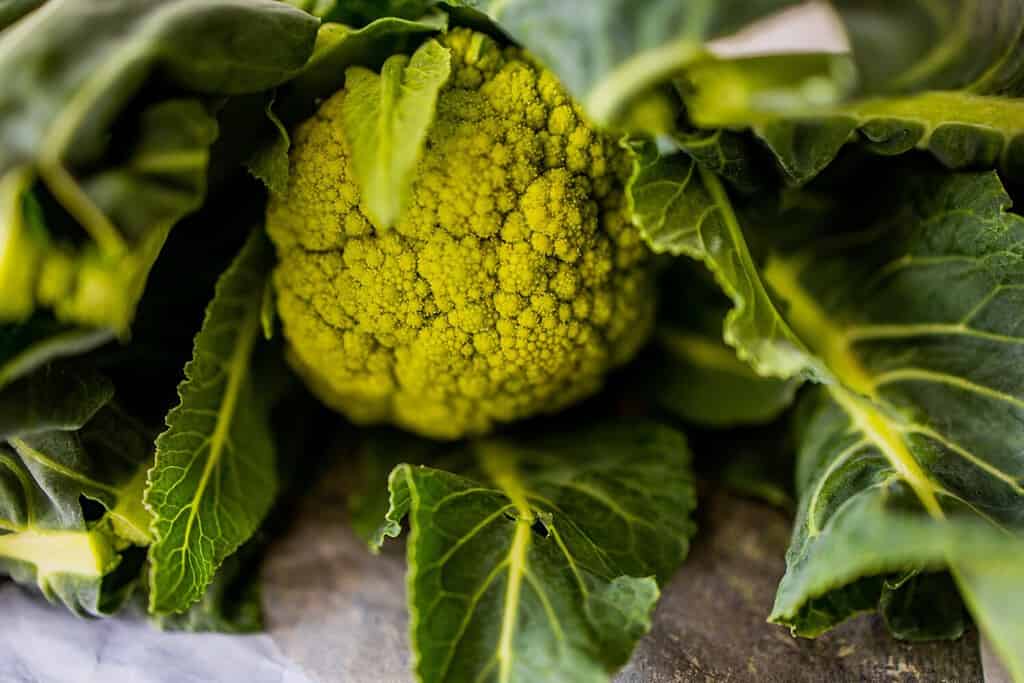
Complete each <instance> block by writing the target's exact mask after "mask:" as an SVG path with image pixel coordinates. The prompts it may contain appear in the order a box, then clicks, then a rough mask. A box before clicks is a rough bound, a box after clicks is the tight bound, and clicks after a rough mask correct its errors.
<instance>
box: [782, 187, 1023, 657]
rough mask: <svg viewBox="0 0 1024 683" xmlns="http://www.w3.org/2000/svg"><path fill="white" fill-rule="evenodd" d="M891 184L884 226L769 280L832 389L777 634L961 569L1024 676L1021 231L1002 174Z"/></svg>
mask: <svg viewBox="0 0 1024 683" xmlns="http://www.w3.org/2000/svg"><path fill="white" fill-rule="evenodd" d="M885 183H886V184H884V185H882V184H879V185H875V186H874V187H875V188H876V189H875V191H876V192H879V190H882V188H885V189H884V190H883V191H884V195H881V196H883V197H884V200H883V201H882V202H881V208H879V207H871V208H869V209H861V210H860V211H858V210H856V208H855V207H854V206H850V205H848V206H844V207H842V213H841V214H839V215H831V216H825V217H823V218H825V219H826V220H828V221H829V223H830V224H831V227H832V231H833V232H832V233H831V234H829V236H828V237H826V238H822V237H820V236H817V239H815V237H816V236H814V235H811V236H807V237H805V238H804V239H801V240H794V242H792V243H790V244H788V245H786V246H785V247H784V248H780V250H779V251H777V252H776V253H775V254H774V255H773V256H771V257H770V258H769V260H768V262H767V264H766V266H765V268H764V271H763V272H764V277H765V280H766V281H767V283H768V284H769V286H771V287H772V289H773V291H774V292H776V293H777V295H778V296H779V298H780V300H781V301H782V307H783V310H785V311H786V313H785V315H786V317H787V318H788V319H789V320H790V321H791V322H792V325H793V328H794V329H795V330H796V331H797V333H798V334H799V335H800V337H801V338H802V339H803V340H805V342H806V344H807V346H808V347H809V348H810V349H812V350H813V352H814V353H816V354H817V355H818V356H819V357H821V358H822V359H823V360H824V361H825V363H826V364H827V366H828V367H829V368H830V370H831V372H832V375H833V378H834V381H835V383H834V384H833V385H831V386H829V387H828V388H827V389H825V390H824V394H825V396H824V398H823V399H822V400H821V404H820V405H819V406H818V408H817V410H816V411H811V415H810V417H808V418H807V420H806V423H805V426H804V430H803V431H804V435H803V446H802V449H801V460H800V463H799V464H798V468H799V472H798V484H799V489H800V493H801V511H800V515H799V517H798V521H797V529H796V532H795V534H794V539H793V545H792V547H791V549H790V553H789V556H788V570H787V574H786V577H785V578H784V579H783V583H782V585H781V586H780V589H779V597H778V601H777V603H776V607H775V610H774V613H773V618H774V619H775V620H777V621H780V622H782V623H787V624H790V625H791V626H793V628H794V629H795V630H797V631H798V632H801V631H808V632H812V633H813V632H815V631H816V630H820V629H821V628H825V627H827V626H830V625H832V624H833V623H835V622H836V621H838V620H839V619H842V618H845V617H846V616H848V615H849V614H850V613H852V612H853V611H856V610H857V609H864V608H870V607H873V606H874V605H873V604H872V601H875V602H876V603H877V600H878V597H879V596H878V594H877V591H876V590H874V588H872V589H871V590H868V589H867V588H866V586H870V583H867V584H865V583H864V582H863V580H861V581H860V584H859V589H860V594H859V595H858V597H857V599H856V600H853V599H851V598H849V596H848V592H847V590H844V587H846V586H848V585H849V584H850V583H851V582H852V581H854V580H857V579H861V577H872V576H878V575H886V574H890V573H893V572H904V571H907V570H924V569H944V568H948V569H949V570H951V571H952V573H953V575H954V576H955V577H956V578H957V582H958V585H959V586H960V589H961V591H962V594H963V596H964V598H965V601H966V602H967V604H968V607H969V608H970V609H971V610H972V613H973V614H974V616H975V619H977V620H978V622H979V623H980V624H981V625H982V626H983V627H984V628H985V629H986V631H987V632H988V635H989V637H990V638H991V639H992V640H993V642H994V643H995V644H996V646H997V647H998V648H999V649H1000V651H1001V652H1002V653H1003V655H1004V656H1005V657H1006V658H1007V661H1008V664H1009V665H1010V667H1011V668H1012V669H1014V670H1015V672H1016V673H1017V674H1018V675H1020V674H1022V673H1024V659H1021V653H1024V648H1022V643H1024V641H1022V638H1024V631H1022V630H1021V629H1020V623H1019V620H1018V621H1017V623H1013V622H1012V621H1010V622H1007V619H1006V613H1007V611H1008V610H1009V609H1010V608H1008V607H1007V605H1006V603H1007V602H1010V603H1013V605H1014V609H1016V610H1017V613H1018V614H1019V613H1020V610H1022V609H1024V604H1020V602H1019V601H1018V600H1016V597H1015V595H1019V593H1016V594H1014V593H1012V592H1011V593H1010V594H1007V595H1004V596H1002V597H1001V598H1000V599H998V600H993V597H994V595H995V593H996V592H997V587H998V586H1002V585H1005V582H1006V581H1008V580H1009V578H1008V577H1009V576H1016V577H1018V579H1019V578H1020V577H1021V576H1024V459H1022V458H1021V449H1020V448H1019V442H1021V440H1022V439H1024V432H1022V431H1021V427H1020V424H1021V421H1020V416H1021V410H1024V400H1022V397H1024V394H1022V391H1021V387H1022V386H1024V378H1022V377H1020V376H1019V375H1020V372H1019V369H1020V367H1021V363H1020V349H1021V344H1022V339H1021V336H1020V317H1019V315H1018V314H1017V311H1019V310H1020V307H1021V303H1022V301H1021V296H1020V294H1021V292H1022V291H1024V219H1022V218H1021V217H1020V216H1017V215H1016V214H1013V213H1009V212H1008V208H1009V203H1010V202H1009V197H1008V196H1007V195H1006V192H1005V191H1004V190H1003V188H1002V185H1001V184H1000V182H999V179H998V177H997V176H996V175H995V174H992V173H987V174H960V175H939V174H932V173H924V172H923V173H921V174H919V175H918V176H917V177H915V176H914V175H913V174H911V175H910V176H909V177H908V176H907V175H903V176H901V179H899V180H892V179H889V180H887V181H885ZM869 187H870V186H869ZM876 196H877V195H876ZM837 228H838V234H836V231H837ZM832 589H836V592H834V593H833V592H830V590H832Z"/></svg>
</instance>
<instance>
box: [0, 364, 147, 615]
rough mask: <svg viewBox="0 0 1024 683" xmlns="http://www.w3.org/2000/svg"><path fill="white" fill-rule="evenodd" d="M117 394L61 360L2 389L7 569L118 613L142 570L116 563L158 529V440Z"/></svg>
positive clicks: (0, 534)
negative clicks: (147, 503) (148, 504)
mask: <svg viewBox="0 0 1024 683" xmlns="http://www.w3.org/2000/svg"><path fill="white" fill-rule="evenodd" d="M112 395H113V391H112V387H111V385H110V383H109V382H107V381H106V380H105V379H104V378H103V377H101V376H99V375H96V374H95V373H91V372H85V371H81V370H75V369H71V368H69V367H58V366H47V367H44V368H41V369H39V370H37V371H36V372H35V373H33V374H32V375H30V376H28V377H26V378H22V379H20V380H17V381H15V382H14V383H12V384H10V385H9V386H7V387H6V388H4V389H3V390H2V391H0V573H3V574H6V575H9V576H10V577H12V578H13V579H14V580H15V581H18V582H21V583H27V584H33V583H34V584H35V585H37V586H38V587H39V589H40V590H41V591H42V592H43V594H44V595H46V597H47V598H48V599H49V600H51V601H59V602H61V603H63V604H64V605H65V606H67V608H68V609H70V610H71V611H73V612H75V613H78V614H90V615H96V616H99V615H102V614H109V613H110V612H111V611H113V610H114V609H116V607H117V606H118V605H119V604H120V603H121V602H122V601H123V599H124V598H125V597H127V590H126V587H127V585H128V584H131V583H133V582H134V579H135V578H136V577H137V572H136V573H135V574H134V575H131V574H129V575H128V576H118V575H116V574H115V570H116V569H117V568H118V565H119V564H121V563H122V559H123V558H122V555H123V552H125V550H126V548H127V546H128V545H129V544H131V543H136V544H145V543H146V542H147V536H148V524H149V516H148V514H147V513H146V511H145V510H144V509H143V507H142V484H143V482H144V481H145V471H146V468H147V467H148V465H149V463H150V459H151V456H152V441H151V438H150V435H149V434H148V433H147V432H146V431H145V430H142V429H140V428H139V427H138V426H137V425H136V424H135V423H134V422H133V421H132V420H131V419H129V418H127V417H125V416H124V415H123V414H122V413H121V412H120V411H119V410H118V409H117V408H116V407H114V406H113V405H112V404H111V403H110V400H111V397H112ZM83 498H87V499H89V500H92V501H95V502H96V503H99V504H100V505H101V506H102V509H103V511H104V512H103V515H102V517H100V518H99V519H96V518H93V517H92V516H91V515H87V514H86V510H85V509H83V505H82V500H83ZM129 569H130V567H129Z"/></svg>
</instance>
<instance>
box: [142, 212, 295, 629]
mask: <svg viewBox="0 0 1024 683" xmlns="http://www.w3.org/2000/svg"><path fill="white" fill-rule="evenodd" d="M272 261H273V256H272V252H271V250H270V247H269V244H268V243H267V241H266V237H265V236H264V235H263V234H262V232H261V231H259V230H257V231H254V232H253V235H252V237H250V239H249V241H248V242H247V243H246V245H245V246H244V247H243V249H242V251H241V252H240V253H239V255H238V257H237V258H236V259H235V261H234V263H232V265H231V266H230V267H229V268H228V270H227V271H225V273H224V274H223V275H222V276H221V279H220V280H219V282H218V283H217V287H216V291H215V293H214V297H213V301H212V302H211V303H210V306H209V308H208V309H207V312H206V318H205V320H204V321H203V326H202V329H201V330H200V332H199V334H198V335H197V336H196V340H195V346H194V351H193V356H192V360H191V361H190V362H189V363H188V365H186V366H185V380H184V381H183V382H182V384H181V385H180V386H179V388H178V393H179V395H180V397H181V400H180V403H179V404H178V406H177V407H176V408H174V409H173V410H172V411H171V412H170V413H169V414H168V416H167V430H166V431H165V432H164V433H163V434H161V435H160V437H159V438H158V439H157V449H156V464H155V465H154V467H153V469H152V470H151V471H150V473H149V483H148V486H147V488H146V497H145V502H146V506H147V507H148V508H149V509H150V510H151V511H152V513H153V517H154V518H153V526H152V531H153V537H154V542H153V544H152V545H151V546H150V555H149V558H150V565H151V568H150V576H149V591H150V610H151V611H152V612H154V613H156V614H166V613H173V612H180V611H182V610H184V609H185V608H187V607H188V606H189V605H191V604H192V603H193V602H195V601H196V600H198V599H199V598H200V597H201V596H202V595H203V593H204V591H205V590H206V587H207V586H208V585H209V583H210V582H211V581H212V579H213V575H214V572H216V570H217V568H218V567H219V566H220V564H221V563H222V562H223V561H224V558H226V557H227V556H228V555H230V554H231V553H233V552H234V551H235V550H236V549H237V548H238V546H239V545H241V544H242V543H243V542H244V541H245V540H247V539H248V538H249V537H250V536H251V535H252V534H253V532H255V530H256V528H257V527H258V526H259V523H260V522H261V521H262V519H263V517H264V516H265V515H266V513H267V511H268V510H269V508H270V505H271V503H272V502H273V500H274V496H275V494H276V491H277V480H276V474H275V470H274V452H275V448H274V442H273V437H272V433H271V430H270V425H269V417H268V413H269V397H268V396H265V395H261V393H260V392H259V391H258V390H257V386H256V384H255V381H254V371H255V369H254V367H253V363H252V360H253V349H254V347H255V345H256V343H257V341H258V339H259V338H260V336H261V334H262V330H261V324H260V317H261V316H260V314H261V311H262V301H263V292H264V285H265V283H266V279H267V274H268V272H269V270H270V267H271V265H272Z"/></svg>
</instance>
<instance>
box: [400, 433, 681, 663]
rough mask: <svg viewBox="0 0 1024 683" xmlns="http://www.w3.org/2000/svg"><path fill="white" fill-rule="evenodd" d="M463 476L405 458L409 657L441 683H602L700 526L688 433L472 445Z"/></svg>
mask: <svg viewBox="0 0 1024 683" xmlns="http://www.w3.org/2000/svg"><path fill="white" fill-rule="evenodd" d="M467 456H468V457H469V458H470V459H471V462H472V464H471V465H470V466H469V468H468V470H466V471H464V472H463V474H451V473H449V472H446V471H442V470H438V469H432V468H429V467H422V466H413V465H400V466H398V467H397V468H396V469H395V470H394V471H393V472H392V474H391V478H390V489H391V509H390V510H389V512H388V517H387V520H388V523H387V525H386V526H385V528H384V531H385V533H387V534H388V535H392V536H393V535H397V534H398V533H399V531H400V529H401V526H400V525H401V521H402V519H403V518H404V517H406V516H408V517H409V523H410V526H411V528H412V534H411V537H410V539H409V542H408V561H409V601H410V608H411V611H412V640H413V647H414V653H415V657H414V658H415V669H416V673H417V676H418V678H419V680H421V681H423V682H424V683H439V682H441V681H467V680H475V681H500V682H502V683H513V682H515V681H524V682H525V681H531V682H532V681H556V680H557V681H580V682H583V681H608V680H609V677H610V674H611V672H613V671H614V670H615V669H617V668H618V667H620V666H622V665H623V664H625V662H626V660H627V659H628V658H629V655H630V652H631V651H632V649H633V646H634V644H635V643H636V641H637V639H638V638H639V637H640V636H642V635H643V634H644V633H645V632H646V631H647V629H648V628H649V627H650V613H651V609H652V608H653V606H654V602H655V601H656V600H657V597H658V585H659V584H660V583H663V582H664V581H666V580H667V579H668V577H669V576H670V575H671V574H672V572H674V571H675V569H676V568H677V567H678V565H679V563H680V562H681V561H682V560H683V558H684V557H685V555H686V552H687V550H688V547H689V538H690V536H691V535H692V534H693V532H694V525H693V523H692V522H691V521H690V517H689V514H690V512H691V511H692V509H693V506H694V486H693V478H692V474H691V473H690V469H689V452H688V450H687V447H686V442H685V441H684V439H683V438H682V436H681V435H680V434H679V433H677V432H675V431H673V430H671V429H669V428H666V427H663V426H659V425H656V424H653V423H647V422H630V421H611V422H607V423H605V424H603V425H600V426H591V427H587V428H584V429H579V430H577V431H570V432H566V433H563V434H552V435H548V436H545V437H542V438H535V439H532V440H526V441H508V440H494V441H485V442H480V443H476V444H474V445H472V446H470V447H469V448H468V453H467Z"/></svg>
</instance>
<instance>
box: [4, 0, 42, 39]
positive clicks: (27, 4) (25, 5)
mask: <svg viewBox="0 0 1024 683" xmlns="http://www.w3.org/2000/svg"><path fill="white" fill-rule="evenodd" d="M43 2H45V0H0V31H3V30H4V29H5V28H7V27H8V26H11V25H12V24H14V22H16V21H17V20H18V19H20V18H22V17H23V16H25V15H26V14H28V13H29V12H31V11H32V10H34V9H35V8H37V7H39V6H40V5H42V4H43Z"/></svg>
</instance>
